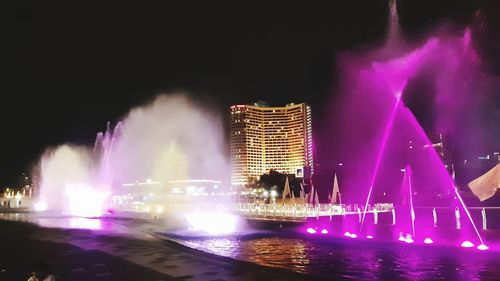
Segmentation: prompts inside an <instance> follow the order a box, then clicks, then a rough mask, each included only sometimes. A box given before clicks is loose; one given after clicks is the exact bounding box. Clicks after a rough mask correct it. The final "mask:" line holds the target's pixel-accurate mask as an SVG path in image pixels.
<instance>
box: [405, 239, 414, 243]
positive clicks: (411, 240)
mask: <svg viewBox="0 0 500 281" xmlns="http://www.w3.org/2000/svg"><path fill="white" fill-rule="evenodd" d="M405 242H406V243H408V244H412V243H413V242H415V241H414V240H413V238H411V237H406V238H405Z"/></svg>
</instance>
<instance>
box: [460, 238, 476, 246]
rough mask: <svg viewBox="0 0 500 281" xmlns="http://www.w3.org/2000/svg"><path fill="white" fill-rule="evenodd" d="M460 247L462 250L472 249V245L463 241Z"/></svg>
mask: <svg viewBox="0 0 500 281" xmlns="http://www.w3.org/2000/svg"><path fill="white" fill-rule="evenodd" d="M460 246H461V247H464V248H472V247H474V244H472V242H470V241H468V240H465V241H464V242H462V244H461V245H460Z"/></svg>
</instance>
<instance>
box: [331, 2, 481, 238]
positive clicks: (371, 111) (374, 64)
mask: <svg viewBox="0 0 500 281" xmlns="http://www.w3.org/2000/svg"><path fill="white" fill-rule="evenodd" d="M395 4H396V3H395V1H390V5H389V7H390V13H389V15H390V18H389V20H388V23H389V26H388V33H387V34H388V35H387V39H386V42H385V46H384V47H383V48H382V49H380V50H374V51H371V52H366V53H364V54H362V55H359V53H358V54H356V55H352V53H348V54H345V55H344V56H341V57H340V63H339V65H341V66H342V69H341V70H340V71H338V72H339V73H341V75H343V76H341V78H340V79H339V80H340V81H341V83H340V84H339V89H338V90H339V92H340V93H342V94H340V95H337V101H336V103H335V107H336V108H335V109H333V110H332V111H333V112H336V113H335V114H336V115H337V116H338V117H337V118H335V120H334V121H333V126H332V127H333V129H332V132H335V136H334V137H335V142H336V143H337V146H335V147H331V148H330V149H331V150H333V151H332V152H333V153H332V154H333V155H335V156H336V157H338V159H336V160H337V162H336V163H338V162H342V163H345V164H346V165H344V166H345V167H344V168H343V170H344V171H346V172H349V173H351V174H348V175H347V176H344V181H345V183H344V186H346V188H345V190H346V192H344V193H345V195H344V198H345V201H346V202H355V203H359V202H360V200H362V201H361V202H362V203H363V205H364V209H363V216H362V219H361V224H360V228H361V229H362V228H363V225H364V224H365V217H366V212H367V211H368V209H369V208H368V206H369V204H370V203H371V202H391V200H394V195H392V194H395V193H397V190H398V189H399V188H400V182H399V179H400V174H399V176H398V173H400V172H399V170H400V169H401V168H402V167H404V166H405V165H407V164H409V165H411V167H412V176H411V188H412V190H413V191H415V194H418V195H415V198H413V196H412V201H413V202H412V204H411V205H413V208H415V207H416V206H419V205H424V204H431V206H434V207H435V206H445V207H450V206H451V205H450V204H453V197H456V198H457V201H458V204H459V207H460V209H461V210H463V212H464V213H466V214H467V216H466V217H467V218H468V222H469V223H470V224H471V225H472V229H474V230H476V229H477V228H476V227H475V224H474V222H473V220H472V218H471V217H470V213H469V212H468V210H467V207H466V206H465V204H464V202H463V200H462V198H461V196H460V194H459V193H458V191H457V189H456V188H455V186H456V185H455V183H454V182H453V180H452V179H451V176H450V175H449V173H448V171H447V169H446V167H445V165H444V164H443V160H442V159H441V158H440V156H439V155H438V154H437V152H436V150H435V149H434V146H433V143H432V142H431V141H430V140H429V137H428V136H427V134H426V132H425V131H424V129H423V128H422V125H421V124H420V123H419V122H418V121H417V119H416V117H415V116H414V114H413V112H412V111H411V110H410V108H408V107H407V104H410V106H412V104H411V102H412V100H411V99H412V98H413V97H414V96H412V95H414V93H415V92H417V91H415V90H414V88H415V85H416V84H417V83H418V82H420V81H419V80H420V79H423V78H422V77H424V78H425V79H428V81H427V83H430V84H432V85H435V88H432V89H431V90H434V91H436V93H435V99H434V100H429V101H428V102H429V103H433V102H434V107H435V108H434V109H435V112H434V113H433V114H436V115H438V116H441V115H443V114H438V113H439V112H448V113H449V112H453V113H456V112H457V111H456V108H462V107H461V106H457V102H456V101H460V104H463V103H464V101H465V100H468V99H469V98H470V97H471V94H472V93H474V91H473V89H472V88H471V87H472V85H482V83H483V82H484V80H485V79H484V78H481V77H483V74H482V73H481V72H480V71H479V70H478V63H477V59H478V56H477V55H476V53H475V51H474V48H473V47H472V45H471V34H470V30H468V29H466V30H465V31H464V32H463V33H462V34H461V35H459V36H457V35H456V34H453V33H450V34H445V33H444V32H443V31H442V30H441V31H440V33H439V34H437V35H436V36H434V37H429V39H428V40H426V41H425V42H424V43H423V44H422V45H420V46H418V47H415V46H413V47H412V48H411V49H410V47H409V44H406V46H405V49H406V50H405V51H403V50H402V49H401V45H402V44H403V42H402V43H401V44H400V43H395V42H397V41H398V40H399V39H400V35H399V34H398V33H399V26H398V16H397V8H396V5H395ZM408 49H410V50H408ZM429 81H430V82H429ZM431 82H432V83H431ZM458 82H463V83H464V84H463V83H458ZM463 85H465V87H462V86H463ZM481 87H484V86H481ZM417 93H418V92H417ZM456 94H459V95H460V97H455V96H456ZM421 98H423V97H421ZM472 100H473V101H474V102H475V100H477V99H476V98H472ZM436 120H438V122H435V123H436V124H437V125H434V127H431V128H429V130H433V129H437V130H438V131H441V130H445V132H447V131H446V127H445V126H443V125H442V124H448V123H450V121H451V119H449V118H447V117H439V118H436ZM450 127H451V126H448V128H450ZM337 147H338V148H337ZM337 155H338V156H337ZM336 163H332V164H334V165H335V164H336ZM367 164H368V165H367ZM347 167H350V168H351V169H352V170H351V171H347ZM360 187H363V188H362V189H361V188H360ZM350 190H352V192H350ZM395 191H396V192H395ZM360 194H365V195H366V197H361V196H360ZM454 206H455V205H452V206H451V207H453V208H454ZM414 216H415V215H413V217H414ZM412 228H414V227H412ZM411 232H412V233H413V234H414V235H415V234H416V233H418V229H417V230H415V231H413V230H412V231H411ZM474 232H475V233H474V235H477V237H478V239H479V240H480V241H482V238H481V236H480V233H479V232H478V231H474Z"/></svg>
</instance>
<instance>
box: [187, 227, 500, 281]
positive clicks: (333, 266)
mask: <svg viewBox="0 0 500 281" xmlns="http://www.w3.org/2000/svg"><path fill="white" fill-rule="evenodd" d="M344 240H345V239H344ZM181 243H183V244H185V245H187V246H189V247H192V248H195V249H199V250H203V251H206V252H210V253H214V254H217V255H222V256H227V257H231V258H235V259H239V260H244V261H250V262H253V263H257V264H260V265H265V266H271V267H279V268H286V269H289V270H292V271H296V272H300V273H305V274H311V275H320V276H328V277H332V278H343V279H352V280H377V279H378V280H500V254H499V253H498V252H479V251H477V250H464V249H454V248H440V247H425V246H414V245H401V244H397V243H377V242H371V243H367V242H362V243H354V242H351V241H347V242H346V241H342V240H337V242H336V243H332V242H326V241H325V240H320V239H310V238H308V237H285V238H283V237H254V238H252V237H246V238H244V239H241V238H235V237H224V238H187V239H185V240H182V241H181Z"/></svg>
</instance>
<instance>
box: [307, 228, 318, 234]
mask: <svg viewBox="0 0 500 281" xmlns="http://www.w3.org/2000/svg"><path fill="white" fill-rule="evenodd" d="M306 231H307V233H309V234H316V229H314V228H312V227H309V228H308V229H306Z"/></svg>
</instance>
